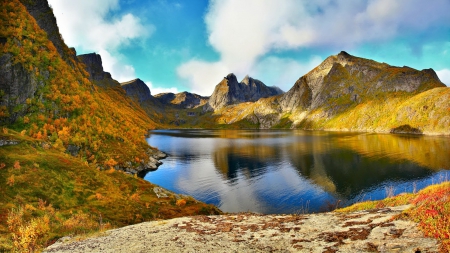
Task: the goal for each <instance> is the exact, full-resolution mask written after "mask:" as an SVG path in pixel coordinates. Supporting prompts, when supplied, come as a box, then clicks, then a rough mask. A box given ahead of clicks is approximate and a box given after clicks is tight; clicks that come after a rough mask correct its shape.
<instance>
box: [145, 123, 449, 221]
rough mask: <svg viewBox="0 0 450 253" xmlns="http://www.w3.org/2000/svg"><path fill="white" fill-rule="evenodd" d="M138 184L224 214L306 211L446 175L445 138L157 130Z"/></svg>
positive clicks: (415, 185) (375, 197)
mask: <svg viewBox="0 0 450 253" xmlns="http://www.w3.org/2000/svg"><path fill="white" fill-rule="evenodd" d="M147 141H148V143H149V144H150V145H151V146H153V147H157V148H158V149H160V150H161V151H163V152H165V153H167V154H168V155H169V156H168V158H166V159H165V160H163V162H164V164H163V165H161V166H160V167H159V169H158V170H156V171H152V172H149V173H147V174H146V175H145V177H144V179H145V180H147V181H150V182H152V183H154V184H157V185H160V186H162V187H164V188H166V189H169V190H171V191H173V192H176V193H179V194H186V195H190V196H193V197H194V198H196V199H198V200H200V201H203V202H206V203H210V204H214V205H216V206H217V207H219V208H220V209H221V210H222V211H224V212H246V211H250V212H257V213H263V214H275V213H285V214H293V213H312V212H322V211H328V210H331V209H334V208H335V207H336V206H339V207H342V206H346V205H349V204H351V203H354V202H357V201H362V200H378V199H383V198H385V197H386V196H388V195H392V194H399V193H402V192H414V191H418V190H420V189H422V188H424V187H425V186H427V185H430V184H433V183H439V182H442V181H444V180H448V179H449V177H450V173H449V172H450V171H449V169H450V138H448V137H433V136H413V135H393V134H373V133H348V132H346V133H341V132H320V131H302V130H155V131H152V132H151V133H150V137H149V138H148V139H147Z"/></svg>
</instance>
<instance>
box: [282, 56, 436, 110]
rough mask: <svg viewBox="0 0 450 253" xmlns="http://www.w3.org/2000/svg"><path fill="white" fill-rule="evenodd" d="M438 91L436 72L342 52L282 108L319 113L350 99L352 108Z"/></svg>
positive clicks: (289, 94) (311, 74)
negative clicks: (388, 95) (380, 97)
mask: <svg viewBox="0 0 450 253" xmlns="http://www.w3.org/2000/svg"><path fill="white" fill-rule="evenodd" d="M435 87H444V84H443V83H442V82H440V80H439V78H438V77H437V75H436V73H435V72H434V71H433V70H430V69H428V70H422V71H419V70H416V69H413V68H410V67H407V66H403V67H396V66H390V65H388V64H386V63H379V62H376V61H374V60H369V59H365V58H360V57H356V56H352V55H350V54H348V53H347V52H345V51H341V52H340V53H339V54H337V55H332V56H330V57H328V58H327V59H325V60H324V61H323V62H322V63H321V64H319V66H317V67H316V68H314V69H313V70H311V71H310V72H309V73H307V74H306V75H304V76H303V77H301V78H300V79H299V80H298V81H297V82H296V84H295V85H294V87H292V89H291V90H289V91H288V92H287V93H286V94H285V95H284V96H283V98H282V99H281V100H280V104H281V105H282V107H283V110H292V109H296V108H300V107H301V108H303V109H316V108H319V107H321V106H324V105H327V104H330V103H331V101H332V100H337V99H340V100H341V101H342V100H343V99H342V97H346V98H347V100H348V101H347V102H346V103H345V104H346V106H349V105H350V104H352V103H359V102H361V99H362V97H372V96H374V95H375V94H379V93H384V92H399V91H401V92H410V93H417V92H420V91H424V90H427V89H431V88H435ZM342 103H343V102H342ZM341 107H343V106H341Z"/></svg>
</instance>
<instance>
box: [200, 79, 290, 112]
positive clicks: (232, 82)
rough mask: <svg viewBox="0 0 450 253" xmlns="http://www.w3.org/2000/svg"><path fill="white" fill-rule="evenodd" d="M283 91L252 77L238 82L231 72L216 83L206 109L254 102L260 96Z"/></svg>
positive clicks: (212, 109)
mask: <svg viewBox="0 0 450 253" xmlns="http://www.w3.org/2000/svg"><path fill="white" fill-rule="evenodd" d="M282 93H283V91H282V90H280V89H279V88H276V87H268V86H266V85H265V84H264V83H263V82H261V81H259V80H256V79H253V78H251V77H248V76H246V77H245V78H244V79H243V80H242V81H241V82H238V81H237V78H236V76H235V75H234V74H229V75H227V76H226V77H225V78H224V79H223V80H222V81H221V82H220V83H219V84H217V85H216V88H215V89H214V92H213V94H212V95H211V97H210V98H209V100H208V103H207V104H206V106H205V110H206V111H214V110H217V109H221V108H223V107H225V106H227V105H232V104H238V103H242V102H254V101H257V100H258V99H260V98H265V97H270V96H275V95H279V94H282Z"/></svg>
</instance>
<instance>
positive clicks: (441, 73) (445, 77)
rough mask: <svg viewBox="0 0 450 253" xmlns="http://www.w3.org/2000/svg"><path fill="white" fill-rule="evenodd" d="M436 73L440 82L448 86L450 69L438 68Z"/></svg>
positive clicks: (449, 83) (449, 84)
mask: <svg viewBox="0 0 450 253" xmlns="http://www.w3.org/2000/svg"><path fill="white" fill-rule="evenodd" d="M436 74H437V75H438V77H439V79H441V82H443V83H444V84H445V85H447V86H450V69H441V70H438V71H436Z"/></svg>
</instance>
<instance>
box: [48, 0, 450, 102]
mask: <svg viewBox="0 0 450 253" xmlns="http://www.w3.org/2000/svg"><path fill="white" fill-rule="evenodd" d="M48 2H49V4H50V6H51V7H52V8H53V11H54V14H55V16H56V19H57V23H58V26H59V29H60V33H61V35H62V37H63V38H64V41H65V42H66V44H67V45H68V46H69V47H74V48H75V49H76V51H77V53H78V54H85V53H92V52H95V53H98V54H100V55H101V57H102V61H103V67H104V69H105V71H108V72H110V73H111V75H112V77H113V78H114V79H116V80H118V81H119V82H125V81H129V80H132V79H135V78H140V79H141V80H143V81H144V82H145V83H146V84H147V85H148V86H149V87H150V90H151V93H152V94H153V95H155V94H158V93H161V92H174V93H177V92H182V91H189V92H193V93H197V94H200V95H205V96H209V95H211V94H212V92H213V90H214V87H215V86H216V85H217V84H218V83H219V82H220V81H221V80H222V79H223V77H224V76H226V75H227V74H229V73H234V74H235V75H236V76H237V78H238V80H241V79H243V78H244V77H245V75H249V76H251V77H253V78H256V79H259V80H261V81H262V82H264V83H265V84H266V85H268V86H278V87H280V88H281V89H282V90H284V91H288V90H289V89H290V88H291V87H292V86H293V85H294V83H295V81H296V80H297V79H298V78H300V77H301V76H302V75H304V74H306V73H307V72H308V71H310V70H311V69H313V68H314V67H315V66H317V65H318V64H320V63H321V62H322V61H323V60H325V59H326V58H327V57H328V56H330V55H336V54H338V53H339V52H340V51H346V52H348V53H349V54H351V55H355V56H358V57H363V58H369V59H373V60H376V61H379V62H386V63H388V64H390V65H394V66H405V65H406V66H409V67H412V68H415V69H419V70H421V69H426V68H433V69H434V70H435V71H436V73H437V74H438V76H439V78H440V79H441V81H442V82H444V83H445V84H446V85H447V86H450V15H449V13H450V1H449V0H427V1H423V0H340V1H337V0H316V1H308V0H303V1H302V0H194V1H186V0H95V1H92V0H77V1H73V0H48Z"/></svg>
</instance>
